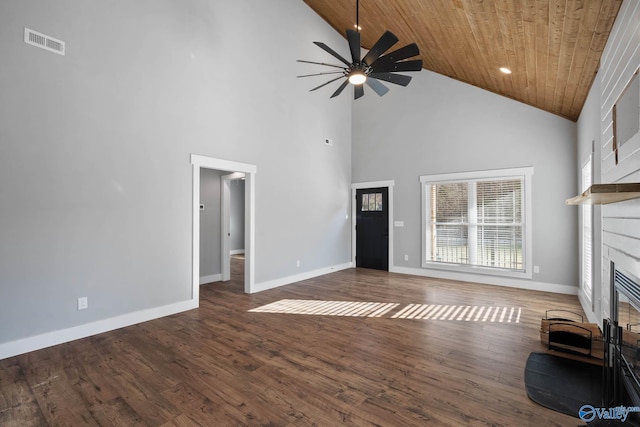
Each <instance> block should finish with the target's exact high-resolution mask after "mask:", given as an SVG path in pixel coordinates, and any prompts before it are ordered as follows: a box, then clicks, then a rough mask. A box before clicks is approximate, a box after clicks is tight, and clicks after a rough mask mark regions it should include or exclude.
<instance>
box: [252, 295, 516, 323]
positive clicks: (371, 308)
mask: <svg viewBox="0 0 640 427" xmlns="http://www.w3.org/2000/svg"><path fill="white" fill-rule="evenodd" d="M398 306H400V304H399V303H385V302H360V301H322V300H297V299H283V300H280V301H276V302H272V303H270V304H267V305H263V306H262V307H257V308H254V309H251V310H249V311H250V312H253V313H285V314H311V315H318V316H352V317H384V316H385V315H387V314H388V313H390V312H391V311H392V310H393V309H395V308H396V307H398ZM521 314H522V308H520V307H494V306H478V305H444V304H408V305H406V306H405V307H403V308H401V309H400V310H398V311H397V312H396V313H395V314H393V315H392V316H391V318H392V319H420V320H455V321H464V322H493V323H520V316H521Z"/></svg>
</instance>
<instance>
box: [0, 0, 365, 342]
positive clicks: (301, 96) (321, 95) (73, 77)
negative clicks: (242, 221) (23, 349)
mask: <svg viewBox="0 0 640 427" xmlns="http://www.w3.org/2000/svg"><path fill="white" fill-rule="evenodd" d="M25 26H26V27H29V28H32V29H34V30H36V31H40V32H43V33H45V34H48V35H50V36H52V37H55V38H58V39H62V40H64V41H65V42H67V55H66V56H65V57H62V56H59V55H56V54H53V53H49V52H46V51H43V50H40V49H37V48H35V47H32V46H29V45H26V44H24V43H23V41H22V40H23V31H24V27H25ZM314 40H322V41H324V42H326V43H328V44H329V45H330V46H336V49H338V46H343V48H342V49H339V50H340V51H341V52H342V53H343V54H344V55H347V54H348V49H347V48H346V43H345V41H344V38H343V37H342V36H340V35H339V34H338V33H337V32H335V31H334V30H333V29H331V28H330V27H329V26H328V25H327V24H326V23H325V22H324V21H323V20H322V19H321V18H320V17H318V16H317V15H316V14H315V13H313V12H312V11H311V10H310V9H309V8H308V7H307V6H306V5H305V4H304V3H303V2H298V1H296V2H291V1H287V0H272V1H269V2H264V1H260V0H243V1H219V2H212V1H206V0H180V1H177V0H137V1H135V2H117V1H113V0H104V1H100V2H93V1H92V2H87V1H83V0H60V1H56V2H50V1H45V0H23V1H17V0H9V1H2V2H0V52H2V66H1V67H0V93H1V94H2V96H0V143H1V144H2V155H1V156H0V210H1V212H2V213H1V215H0V325H3V326H1V327H0V344H1V343H4V342H10V341H13V340H17V339H20V338H25V337H32V336H35V335H38V334H43V333H46V332H51V331H59V330H66V329H67V328H72V327H74V326H78V325H83V324H88V323H89V322H93V321H97V320H103V319H110V318H113V317H115V316H118V315H122V314H128V313H133V312H137V311H140V310H145V309H153V308H156V307H160V306H165V305H168V304H172V303H176V302H180V301H186V300H189V299H190V298H191V288H192V287H191V280H192V278H191V268H192V266H191V264H192V260H191V252H192V249H191V244H192V235H191V233H192V223H191V222H192V219H191V218H192V212H191V207H192V179H191V171H192V166H191V164H190V157H189V156H190V154H191V153H196V154H200V155H204V156H210V157H214V158H220V159H226V160H234V161H239V162H243V163H250V164H255V165H257V167H258V174H257V176H256V202H255V209H256V242H255V251H256V254H255V263H256V264H255V268H256V271H255V274H256V282H257V283H258V284H259V283H261V282H264V281H269V280H273V279H278V278H283V277H288V276H292V275H296V274H299V273H303V272H306V271H313V270H315V269H320V268H327V267H329V266H334V265H338V264H342V263H347V262H349V261H350V251H349V241H350V228H349V223H348V220H347V219H346V218H345V215H346V213H348V210H349V208H348V207H349V195H348V189H349V184H350V183H351V167H350V165H351V143H350V140H351V103H352V101H351V99H350V97H348V96H343V97H339V98H337V99H333V100H329V95H330V93H331V90H333V89H331V88H325V89H326V90H320V91H318V92H313V93H309V92H308V90H309V89H310V88H311V87H313V86H314V85H315V84H316V83H317V82H316V80H313V79H307V80H305V79H296V77H295V76H296V75H297V74H304V73H306V72H309V71H311V70H310V69H311V68H312V67H311V66H306V65H305V64H297V63H296V62H295V60H296V59H298V58H304V59H309V60H315V61H327V60H328V59H330V58H327V54H326V53H324V52H323V51H322V50H321V49H319V48H317V47H316V46H314V45H313V44H312V42H313V41H314ZM316 69H317V68H316ZM325 138H331V139H333V140H334V141H336V143H335V145H334V147H332V148H330V149H329V148H327V147H325V146H324V139H325ZM310 195H312V196H310ZM297 259H300V260H301V266H300V267H299V268H297V267H296V260H297ZM82 296H87V297H88V298H89V309H87V310H83V311H78V310H76V301H77V298H78V297H82ZM7 325H11V327H7Z"/></svg>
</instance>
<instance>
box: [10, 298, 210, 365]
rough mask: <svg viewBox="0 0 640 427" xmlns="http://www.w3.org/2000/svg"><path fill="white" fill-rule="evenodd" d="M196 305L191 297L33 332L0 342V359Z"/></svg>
mask: <svg viewBox="0 0 640 427" xmlns="http://www.w3.org/2000/svg"><path fill="white" fill-rule="evenodd" d="M198 304H199V302H198V301H195V300H189V301H183V302H178V303H174V304H169V305H165V306H162V307H155V308H150V309H147V310H140V311H136V312H133V313H127V314H123V315H121V316H116V317H112V318H109V319H105V320H98V321H96V322H91V323H87V324H85V325H80V326H74V327H72V328H68V329H61V330H59V331H53V332H47V333H45V334H41V335H36V336H33V337H28V338H22V339H19V340H15V341H10V342H6V343H3V344H0V360H2V359H6V358H7V357H12V356H17V355H19V354H23V353H28V352H30V351H35V350H40V349H43V348H47V347H51V346H54V345H58V344H63V343H66V342H69V341H74V340H77V339H80V338H86V337H89V336H91V335H96V334H101V333H103V332H108V331H113V330H115V329H120V328H123V327H125V326H130V325H135V324H136V323H142V322H147V321H149V320H153V319H158V318H160V317H165V316H171V315H172V314H176V313H181V312H183V311H188V310H192V309H194V308H198Z"/></svg>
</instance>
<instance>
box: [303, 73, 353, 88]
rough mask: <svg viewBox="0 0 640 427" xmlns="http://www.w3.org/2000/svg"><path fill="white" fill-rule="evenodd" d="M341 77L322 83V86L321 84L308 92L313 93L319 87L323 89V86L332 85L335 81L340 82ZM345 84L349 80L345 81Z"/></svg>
mask: <svg viewBox="0 0 640 427" xmlns="http://www.w3.org/2000/svg"><path fill="white" fill-rule="evenodd" d="M342 77H343V76H340V77H336V78H335V79H332V80H329V81H328V82H326V83H323V84H321V85H320V86H317V87H314V88H313V89H311V90H310V91H309V92H313V91H314V90H318V89H320V88H321V87H325V86H326V85H328V84H329V83H333V82H335V81H336V80H340V79H341V78H342ZM347 82H349V80H347Z"/></svg>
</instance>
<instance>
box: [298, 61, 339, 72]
mask: <svg viewBox="0 0 640 427" xmlns="http://www.w3.org/2000/svg"><path fill="white" fill-rule="evenodd" d="M296 61H297V62H304V63H305V64H316V65H324V66H327V67H335V68H341V69H343V70H344V69H345V68H344V67H343V66H342V65H333V64H326V63H324V62H313V61H305V60H304V59H296Z"/></svg>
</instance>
